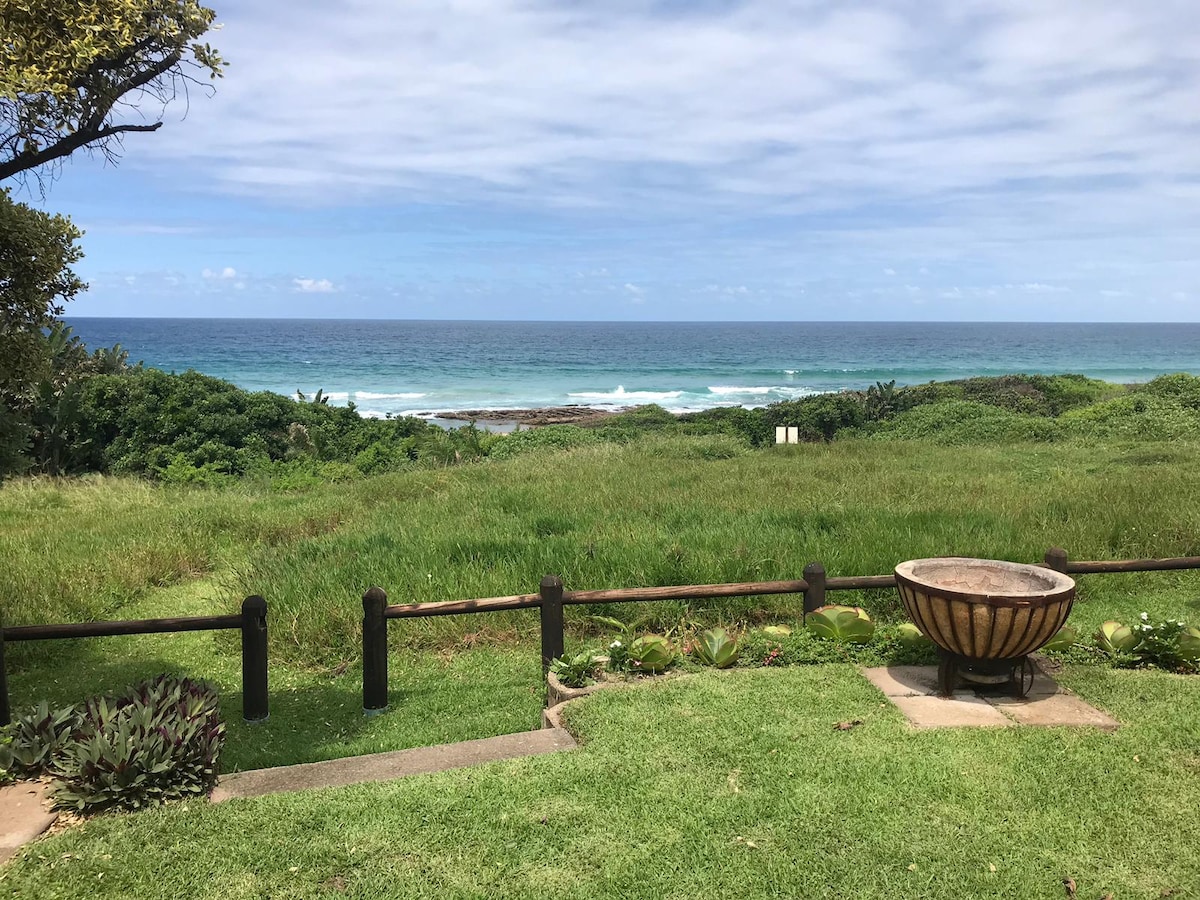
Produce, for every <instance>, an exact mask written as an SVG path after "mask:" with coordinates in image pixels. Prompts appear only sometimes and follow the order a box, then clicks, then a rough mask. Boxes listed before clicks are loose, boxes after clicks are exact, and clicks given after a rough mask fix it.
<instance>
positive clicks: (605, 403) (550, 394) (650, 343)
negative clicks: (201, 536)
mask: <svg viewBox="0 0 1200 900" xmlns="http://www.w3.org/2000/svg"><path fill="white" fill-rule="evenodd" d="M67 321H68V324H70V325H71V326H72V327H74V329H75V331H76V333H77V334H78V335H80V336H81V337H82V338H83V340H84V341H85V342H86V343H87V344H89V345H91V346H93V347H98V346H109V345H112V344H115V343H120V344H121V345H122V346H124V347H125V349H127V350H128V351H129V353H130V358H131V360H132V361H133V362H137V361H139V360H140V361H142V362H144V363H145V364H146V365H148V366H154V367H156V368H160V369H165V370H167V371H175V372H182V371H184V370H186V369H196V370H198V371H201V372H204V373H206V374H208V375H215V376H217V377H218V378H224V379H227V380H229V381H232V382H234V383H235V384H238V385H240V386H241V387H244V388H248V389H251V390H269V391H276V392H278V393H281V394H288V395H294V394H295V393H296V391H298V390H299V391H303V392H304V393H305V394H312V393H315V392H316V390H317V389H318V388H320V389H323V390H324V391H325V393H326V394H327V395H328V396H329V397H330V398H331V402H333V403H346V402H353V403H355V404H356V406H357V407H358V409H359V411H360V412H361V413H362V414H363V415H368V416H382V415H384V414H387V413H392V414H409V415H423V416H427V417H431V416H433V415H434V414H435V413H437V412H442V411H450V410H463V409H518V408H534V407H541V406H564V405H568V404H578V405H584V406H593V407H598V408H618V407H624V406H632V405H635V404H639V403H658V404H661V405H662V406H664V407H666V408H667V409H670V410H673V411H678V412H682V411H687V410H699V409H707V408H709V407H714V406H762V405H765V404H767V403H773V402H775V401H778V400H786V399H790V398H794V397H800V396H804V395H806V394H811V393H814V392H821V391H836V390H840V389H843V388H865V387H867V386H869V385H871V384H874V383H875V382H876V381H890V380H892V379H895V380H896V382H897V383H898V384H915V383H920V382H926V381H930V380H938V381H941V380H946V379H951V378H964V377H967V376H972V375H1002V374H1007V373H1016V372H1023V373H1046V374H1052V373H1062V372H1077V373H1081V374H1084V375H1089V376H1092V377H1095V378H1101V379H1104V380H1106V381H1115V382H1123V383H1131V382H1140V381H1148V380H1150V379H1151V378H1153V377H1155V376H1156V375H1161V374H1164V373H1168V372H1190V373H1193V374H1200V324H1185V325H1171V324H1166V325H1164V324H989V323H935V324H929V323H837V322H820V323H800V322H740V323H711V322H704V323H700V322H670V323H668V322H654V323H633V322H415V321H396V320H387V321H362V320H324V319H322V320H296V319H280V320H266V319H116V318H105V319H99V318H89V319H84V318H70V319H68V320H67Z"/></svg>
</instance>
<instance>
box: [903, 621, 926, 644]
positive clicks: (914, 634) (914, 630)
mask: <svg viewBox="0 0 1200 900" xmlns="http://www.w3.org/2000/svg"><path fill="white" fill-rule="evenodd" d="M896 636H897V638H898V639H899V641H900V643H901V644H903V645H904V646H905V647H925V646H928V645H930V644H932V643H933V641H931V640H930V639H929V638H928V637H927V636H926V635H925V632H923V631H921V629H920V628H918V627H917V626H916V625H914V624H913V623H912V622H903V623H901V624H900V625H897V626H896Z"/></svg>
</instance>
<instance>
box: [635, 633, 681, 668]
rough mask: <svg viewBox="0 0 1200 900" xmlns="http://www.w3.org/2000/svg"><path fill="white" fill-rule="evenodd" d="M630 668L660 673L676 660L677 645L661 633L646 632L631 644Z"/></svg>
mask: <svg viewBox="0 0 1200 900" xmlns="http://www.w3.org/2000/svg"><path fill="white" fill-rule="evenodd" d="M628 659H629V668H630V669H632V670H633V671H636V672H650V673H652V674H658V673H659V672H662V671H664V670H665V669H667V668H669V667H670V665H671V663H673V662H675V647H674V645H673V644H672V643H671V642H670V641H669V640H667V639H666V638H665V637H663V636H662V635H661V634H644V635H642V636H641V637H639V638H637V639H635V640H634V641H633V643H631V644H630V645H629V655H628Z"/></svg>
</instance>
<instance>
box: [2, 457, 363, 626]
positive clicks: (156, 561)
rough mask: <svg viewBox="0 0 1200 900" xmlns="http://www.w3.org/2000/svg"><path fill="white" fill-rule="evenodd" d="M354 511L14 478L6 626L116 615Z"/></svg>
mask: <svg viewBox="0 0 1200 900" xmlns="http://www.w3.org/2000/svg"><path fill="white" fill-rule="evenodd" d="M351 508H352V504H351V503H350V502H348V500H347V499H346V498H345V497H342V496H339V495H338V494H336V493H334V492H333V491H326V492H324V493H321V494H314V495H309V496H304V497H288V496H279V495H271V494H267V493H255V492H252V491H248V490H242V489H236V488H235V489H231V490H227V491H220V492H218V491H207V490H197V489H191V490H189V489H185V488H177V487H169V486H162V485H154V484H151V483H149V482H143V481H137V480H133V479H124V478H103V477H88V478H81V479H71V480H50V479H40V480H25V481H21V480H18V481H12V482H9V483H6V484H5V486H4V488H3V490H0V616H2V619H3V622H4V624H6V625H27V624H40V623H46V622H73V621H87V620H90V619H99V618H104V617H107V616H112V615H115V614H116V613H117V612H118V611H119V610H120V609H121V607H122V606H124V605H126V604H127V603H129V602H130V601H132V600H135V599H137V598H138V597H140V596H141V595H143V594H144V593H145V592H146V591H147V590H149V589H152V588H155V587H162V586H165V585H169V584H174V583H176V582H179V581H183V580H186V579H189V578H193V577H197V576H200V575H205V574H208V573H211V572H213V571H214V570H215V569H216V568H218V567H220V565H222V564H223V563H227V562H228V560H229V559H230V558H232V557H237V556H240V555H242V554H244V553H245V552H247V551H248V550H249V549H250V548H262V547H266V546H271V545H274V544H278V543H280V542H288V541H293V540H303V539H304V538H307V537H311V536H312V535H314V534H317V533H319V532H323V531H327V530H329V529H331V528H333V527H335V526H336V525H337V523H338V522H339V521H341V519H342V518H343V516H344V515H346V514H347V512H348V511H349V510H350V509H351Z"/></svg>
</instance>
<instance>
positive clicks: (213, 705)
mask: <svg viewBox="0 0 1200 900" xmlns="http://www.w3.org/2000/svg"><path fill="white" fill-rule="evenodd" d="M224 738H225V725H224V723H223V722H221V721H220V716H219V710H218V703H217V695H216V692H215V691H214V690H213V689H212V688H211V687H209V686H208V685H206V684H203V683H200V682H195V681H192V680H190V679H187V678H179V677H176V676H172V675H162V676H159V677H158V678H155V679H153V680H151V681H146V682H142V683H141V684H139V685H137V686H135V687H134V688H132V689H131V690H130V691H129V692H128V693H126V694H125V695H124V696H122V697H118V698H115V699H110V698H105V697H100V698H96V699H93V700H89V701H88V702H87V703H85V704H84V706H83V708H82V711H81V713H80V722H79V726H78V729H77V731H76V732H75V734H74V735H73V736H72V739H71V740H70V742H68V743H67V744H66V745H65V746H64V747H63V748H62V749H61V751H60V753H59V754H58V756H57V758H56V760H55V771H56V774H57V775H58V777H59V779H60V780H59V783H58V784H57V785H56V787H55V789H54V793H53V797H54V801H55V802H56V803H57V804H58V805H59V806H64V807H70V808H74V809H78V810H94V809H100V808H104V807H120V808H125V809H140V808H143V807H147V806H156V805H159V804H161V803H163V802H165V801H167V800H174V799H179V798H182V797H187V796H195V795H202V794H205V793H207V792H208V790H209V788H210V787H211V786H212V784H213V782H214V781H215V780H216V777H217V759H218V756H219V754H220V751H221V745H222V743H223V741H224Z"/></svg>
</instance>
